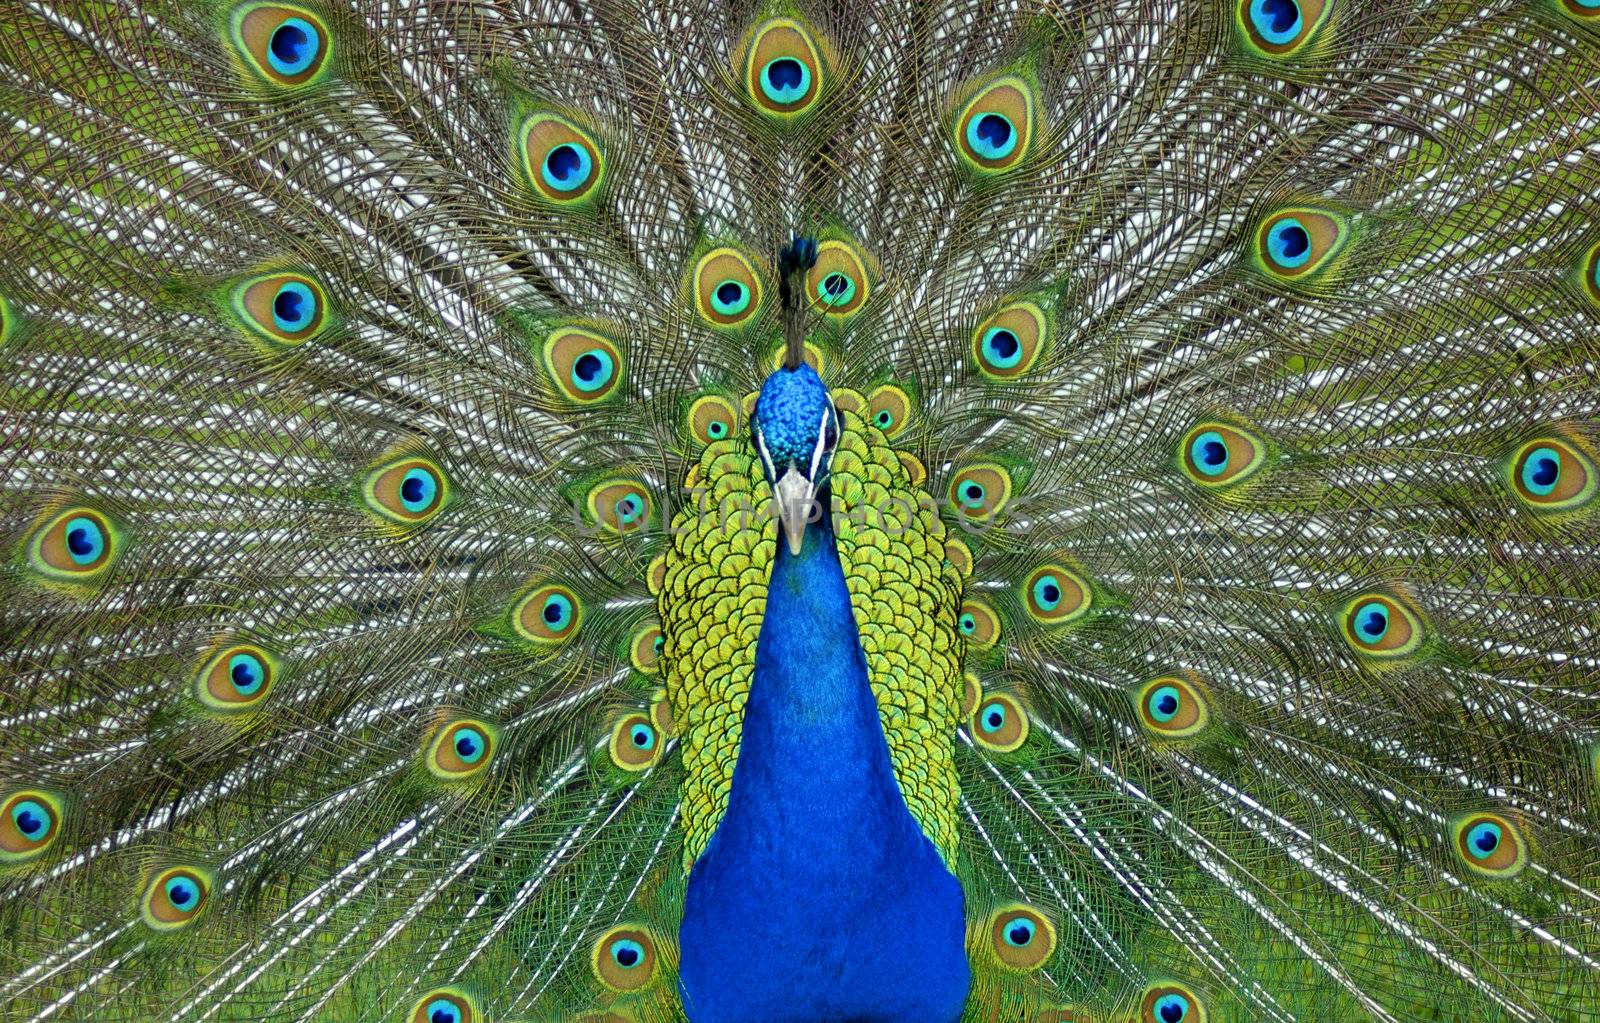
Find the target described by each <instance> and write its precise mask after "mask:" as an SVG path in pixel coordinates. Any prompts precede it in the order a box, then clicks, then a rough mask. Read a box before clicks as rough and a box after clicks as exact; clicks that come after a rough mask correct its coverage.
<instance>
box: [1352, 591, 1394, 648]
mask: <svg viewBox="0 0 1600 1023" xmlns="http://www.w3.org/2000/svg"><path fill="white" fill-rule="evenodd" d="M1355 631H1356V638H1357V639H1359V640H1360V641H1361V642H1363V643H1366V644H1368V645H1369V646H1370V645H1372V644H1374V643H1377V642H1378V641H1379V640H1381V639H1382V638H1383V637H1384V635H1385V634H1386V633H1387V632H1388V631H1389V609H1388V607H1386V606H1384V605H1383V604H1382V603H1381V602H1379V601H1376V600H1372V601H1368V602H1367V603H1365V604H1362V605H1361V607H1360V608H1359V609H1358V610H1357V611H1356V629H1355Z"/></svg>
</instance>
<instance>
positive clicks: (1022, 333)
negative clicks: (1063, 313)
mask: <svg viewBox="0 0 1600 1023" xmlns="http://www.w3.org/2000/svg"><path fill="white" fill-rule="evenodd" d="M1047 322H1048V321H1047V319H1046V317H1045V314H1044V310H1042V309H1040V308H1039V307H1038V306H1037V305H1035V304H1034V303H1032V302H1015V303H1013V304H1011V305H1008V306H1006V307H1004V308H1003V309H1001V310H999V311H998V312H996V313H995V314H994V315H993V316H990V317H989V318H988V319H987V320H985V321H984V322H983V323H981V324H979V326H978V329H977V330H976V331H975V332H974V333H973V335H972V358H973V361H974V362H975V363H977V366H978V371H979V372H980V373H982V374H983V375H984V376H986V377H989V378H990V379H993V380H1001V381H1005V380H1015V379H1016V378H1017V377H1020V376H1022V375H1023V374H1024V373H1026V372H1028V370H1030V369H1032V368H1033V364H1034V361H1035V360H1036V359H1037V358H1038V355H1039V348H1040V345H1041V343H1042V342H1043V340H1044V337H1045V330H1046V324H1047Z"/></svg>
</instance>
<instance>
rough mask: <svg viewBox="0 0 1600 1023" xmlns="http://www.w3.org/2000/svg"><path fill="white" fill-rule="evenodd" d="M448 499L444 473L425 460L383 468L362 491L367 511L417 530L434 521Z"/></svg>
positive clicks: (375, 472) (373, 472)
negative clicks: (420, 525)
mask: <svg viewBox="0 0 1600 1023" xmlns="http://www.w3.org/2000/svg"><path fill="white" fill-rule="evenodd" d="M446 495H447V487H446V484H445V476H444V470H442V469H440V468H439V467H438V466H437V465H435V464H434V463H432V462H430V461H428V460H427V459H425V458H405V459H401V460H399V461H396V462H390V463H388V464H387V465H382V466H379V467H378V468H376V469H374V470H373V471H372V472H371V473H369V474H368V475H367V481H366V484H365V485H364V487H363V489H362V496H363V497H364V498H365V500H366V504H367V508H368V510H370V511H371V512H373V513H374V514H376V515H377V516H379V517H380V518H384V519H388V520H389V521H391V522H395V523H399V524H400V525H405V526H413V525H417V524H419V523H422V522H425V521H427V520H428V519H430V518H432V517H433V516H434V515H435V514H436V513H437V512H438V511H439V509H440V508H442V507H443V506H444V499H445V497H446Z"/></svg>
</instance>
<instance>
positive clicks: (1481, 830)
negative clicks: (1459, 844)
mask: <svg viewBox="0 0 1600 1023" xmlns="http://www.w3.org/2000/svg"><path fill="white" fill-rule="evenodd" d="M1502 834H1503V833H1502V832H1501V830H1500V825H1498V824H1494V823H1492V822H1490V821H1483V822H1481V823H1478V824H1475V825H1473V826H1472V830H1470V831H1468V832H1467V852H1469V853H1471V854H1472V855H1473V857H1475V858H1476V859H1480V860H1486V859H1488V858H1489V857H1490V856H1491V855H1493V853H1494V851H1495V850H1496V849H1498V848H1500V839H1501V837H1502Z"/></svg>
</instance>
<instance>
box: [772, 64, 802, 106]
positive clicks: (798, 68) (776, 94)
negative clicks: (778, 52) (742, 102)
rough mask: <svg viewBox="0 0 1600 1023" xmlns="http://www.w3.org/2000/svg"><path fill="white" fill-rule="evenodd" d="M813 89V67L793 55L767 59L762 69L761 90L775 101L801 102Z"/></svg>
mask: <svg viewBox="0 0 1600 1023" xmlns="http://www.w3.org/2000/svg"><path fill="white" fill-rule="evenodd" d="M810 89H811V69H810V68H808V67H806V66H805V64H804V63H803V62H802V61H798V60H795V59H794V58H793V57H779V58H777V59H776V60H769V61H767V65H766V67H764V68H762V69H761V91H762V93H764V94H765V95H766V97H767V98H768V99H770V100H772V102H774V103H781V104H783V105H785V106H787V105H789V104H791V103H796V102H799V100H800V98H801V97H802V96H804V95H805V94H806V93H807V92H809V91H810Z"/></svg>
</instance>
